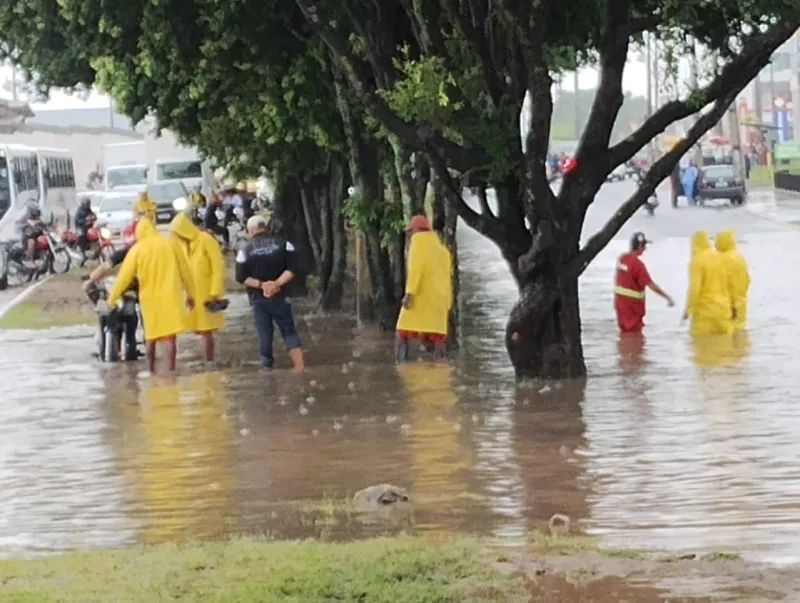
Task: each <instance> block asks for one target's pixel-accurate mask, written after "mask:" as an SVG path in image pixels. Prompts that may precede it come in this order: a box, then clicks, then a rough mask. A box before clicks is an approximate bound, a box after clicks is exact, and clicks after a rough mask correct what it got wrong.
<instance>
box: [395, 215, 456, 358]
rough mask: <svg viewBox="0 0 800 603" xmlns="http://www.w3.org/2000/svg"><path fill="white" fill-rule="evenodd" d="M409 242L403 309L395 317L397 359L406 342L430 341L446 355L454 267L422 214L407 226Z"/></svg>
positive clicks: (405, 350)
mask: <svg viewBox="0 0 800 603" xmlns="http://www.w3.org/2000/svg"><path fill="white" fill-rule="evenodd" d="M406 232H407V233H408V236H409V237H411V243H410V245H409V248H408V270H407V275H406V293H405V297H403V308H402V309H401V310H400V317H399V318H398V319H397V331H396V345H397V350H396V354H397V360H399V361H403V360H408V356H409V341H410V340H413V339H418V340H422V341H424V342H425V343H432V344H433V346H434V351H435V353H436V356H437V357H439V358H444V357H445V356H446V355H447V323H448V315H449V313H450V308H451V307H452V306H453V285H452V282H453V266H452V257H451V255H450V252H449V251H448V249H447V247H445V246H444V244H443V243H442V242H441V240H440V239H439V235H437V234H436V233H435V232H433V230H432V229H431V223H430V220H428V218H427V217H425V216H414V217H413V218H411V221H410V222H409V224H408V226H407V227H406Z"/></svg>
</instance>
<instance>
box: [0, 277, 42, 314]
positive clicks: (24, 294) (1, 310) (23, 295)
mask: <svg viewBox="0 0 800 603" xmlns="http://www.w3.org/2000/svg"><path fill="white" fill-rule="evenodd" d="M51 278H53V275H52V274H48V275H47V276H46V277H44V278H43V279H42V280H40V281H37V282H35V283H33V284H32V285H28V287H27V288H26V289H24V290H22V291H20V292H19V293H18V294H17V295H16V297H14V298H13V299H12V300H11V301H9V302H8V303H7V304H6V305H5V306H0V319H2V318H3V317H4V316H5V315H6V314H8V312H9V310H11V308H13V307H14V306H16V305H17V304H21V303H22V302H24V301H25V300H26V299H28V298H29V297H30V296H31V295H33V293H34V292H35V291H36V290H37V289H38V288H39V287H41V286H42V285H44V284H45V283H46V282H47V281H49V280H50V279H51Z"/></svg>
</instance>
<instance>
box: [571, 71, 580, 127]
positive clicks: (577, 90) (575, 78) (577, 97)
mask: <svg viewBox="0 0 800 603" xmlns="http://www.w3.org/2000/svg"><path fill="white" fill-rule="evenodd" d="M572 85H573V88H575V140H578V139H579V138H580V137H581V103H580V87H579V86H580V84H579V82H578V64H577V60H576V63H575V73H573V74H572Z"/></svg>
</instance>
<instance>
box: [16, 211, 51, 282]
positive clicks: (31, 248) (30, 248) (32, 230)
mask: <svg viewBox="0 0 800 603" xmlns="http://www.w3.org/2000/svg"><path fill="white" fill-rule="evenodd" d="M16 226H17V229H18V230H19V232H20V235H21V241H22V248H23V249H24V250H25V266H26V267H27V268H33V267H34V266H35V264H34V260H35V259H36V239H37V238H38V237H39V236H41V235H42V234H43V233H44V224H43V223H42V209H41V208H40V207H39V204H38V203H36V201H30V202H29V203H28V204H27V205H26V206H25V210H24V211H23V213H22V216H20V218H19V219H18V220H17V223H16Z"/></svg>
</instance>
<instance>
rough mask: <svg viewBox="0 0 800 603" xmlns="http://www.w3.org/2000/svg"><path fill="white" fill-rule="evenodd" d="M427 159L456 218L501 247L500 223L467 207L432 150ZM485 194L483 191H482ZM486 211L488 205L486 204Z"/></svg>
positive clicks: (448, 173) (436, 154) (429, 150)
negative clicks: (456, 215) (444, 191)
mask: <svg viewBox="0 0 800 603" xmlns="http://www.w3.org/2000/svg"><path fill="white" fill-rule="evenodd" d="M427 155H428V158H429V159H430V163H431V167H432V168H433V171H434V172H435V173H436V176H437V177H438V178H439V179H440V180H441V181H442V183H444V186H445V189H446V190H447V192H448V193H449V196H450V199H451V201H452V203H453V207H454V208H455V210H456V213H457V214H458V217H459V218H461V219H462V220H464V222H465V223H466V225H467V226H469V227H470V228H472V229H474V230H476V231H477V232H479V233H481V234H482V235H483V236H485V237H486V238H488V239H490V240H492V241H494V242H495V243H496V244H497V245H501V244H502V243H503V240H504V238H505V237H504V236H503V229H502V225H501V224H500V222H499V221H498V220H497V219H496V218H495V217H494V215H493V214H492V213H491V211H489V214H488V215H487V214H485V213H483V212H481V213H478V212H476V211H475V210H474V209H472V208H471V207H470V206H469V205H467V203H466V201H464V197H463V196H462V191H461V189H460V187H459V186H457V185H456V183H455V181H454V180H453V178H452V177H451V176H450V172H449V171H447V164H446V163H445V162H444V160H443V159H442V157H441V156H440V155H439V154H438V153H437V152H436V151H435V150H433V149H428V150H427ZM484 192H485V191H484ZM487 209H488V204H487Z"/></svg>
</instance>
